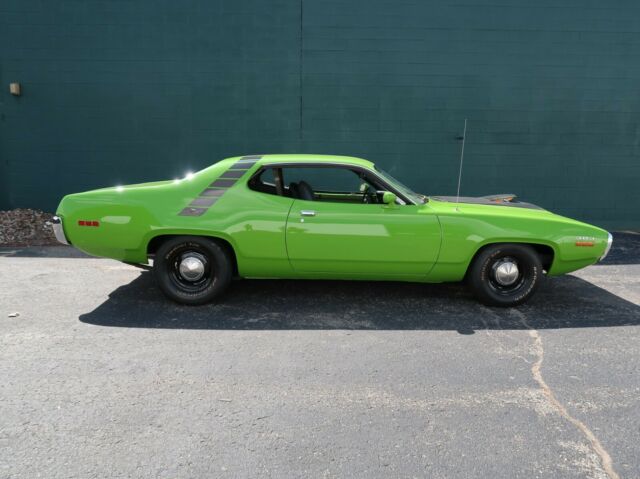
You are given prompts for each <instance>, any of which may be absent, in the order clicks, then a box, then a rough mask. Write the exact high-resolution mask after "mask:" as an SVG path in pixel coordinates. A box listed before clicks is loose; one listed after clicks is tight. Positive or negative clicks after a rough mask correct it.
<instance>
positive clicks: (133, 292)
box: [80, 272, 640, 334]
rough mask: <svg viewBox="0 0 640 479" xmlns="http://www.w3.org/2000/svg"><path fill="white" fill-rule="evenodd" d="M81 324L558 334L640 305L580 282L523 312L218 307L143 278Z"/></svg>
mask: <svg viewBox="0 0 640 479" xmlns="http://www.w3.org/2000/svg"><path fill="white" fill-rule="evenodd" d="M80 321H82V322H84V323H88V324H94V325H99V326H112V327H126V328H168V329H221V330H222V329H233V330H287V329H291V330H304V329H311V330H313V329H318V330H329V329H365V330H455V331H458V332H459V333H461V334H473V332H474V331H477V330H482V329H528V328H535V329H555V328H585V327H603V326H606V327H611V326H628V325H638V324H640V307H638V306H637V305H635V304H634V303H631V302H629V301H626V300H624V299H622V298H620V297H619V296H616V295H614V294H612V293H610V292H608V291H606V290H604V289H602V288H599V287H597V286H595V285H593V284H591V283H589V282H587V281H585V280H582V279H580V278H577V277H575V276H570V275H569V276H563V277H559V278H548V279H547V280H546V282H545V284H544V285H543V286H542V288H541V289H540V290H539V291H538V293H537V295H536V296H535V297H534V298H533V299H532V300H531V301H530V302H529V303H527V304H525V305H523V306H521V307H519V308H517V309H502V308H488V307H485V306H482V305H480V304H479V303H477V302H476V301H475V300H474V299H473V298H472V297H471V296H470V295H469V293H468V292H467V291H466V289H465V288H464V287H463V285H461V284H415V283H387V282H353V281H288V280H241V281H235V282H234V283H233V284H232V286H231V288H230V289H229V291H228V292H227V293H226V294H225V295H224V296H223V297H222V298H221V299H220V301H219V302H218V303H215V304H209V305H205V306H198V307H189V306H181V305H177V304H175V303H172V302H171V301H169V300H168V299H166V298H165V297H164V296H163V295H162V294H161V293H160V292H159V291H158V289H157V288H156V286H155V284H154V281H153V278H152V274H151V273H149V272H142V273H141V274H140V276H138V277H137V278H136V279H135V280H134V281H132V282H131V283H129V284H127V285H124V286H121V287H119V288H118V289H116V290H115V291H114V292H113V293H111V294H110V296H109V299H108V300H107V301H105V302H104V303H103V304H101V305H100V306H98V307H97V308H96V309H95V310H93V311H91V312H89V313H87V314H83V315H81V316H80Z"/></svg>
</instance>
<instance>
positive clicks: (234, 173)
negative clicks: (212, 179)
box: [220, 170, 246, 180]
mask: <svg viewBox="0 0 640 479" xmlns="http://www.w3.org/2000/svg"><path fill="white" fill-rule="evenodd" d="M245 173H246V171H243V170H228V171H225V172H224V173H222V174H221V175H220V178H223V179H227V178H235V179H236V180H237V179H238V178H240V177H241V176H242V175H244V174H245Z"/></svg>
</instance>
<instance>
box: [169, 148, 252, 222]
mask: <svg viewBox="0 0 640 479" xmlns="http://www.w3.org/2000/svg"><path fill="white" fill-rule="evenodd" d="M260 158H262V156H261V155H249V156H243V157H242V158H240V160H238V161H237V162H236V163H234V164H233V165H231V167H230V168H229V169H228V170H227V171H225V172H224V173H222V174H221V175H220V176H219V177H218V179H217V180H215V181H214V182H213V183H211V184H210V185H209V186H208V187H207V188H206V189H205V190H204V191H203V192H202V193H200V196H198V197H197V198H194V199H193V200H192V201H191V203H190V204H189V206H187V207H186V208H185V209H183V210H182V211H181V212H180V213H178V215H180V216H202V215H203V214H205V213H206V212H207V210H208V209H209V207H210V206H211V205H213V204H214V203H216V201H218V200H219V199H220V197H222V195H224V193H225V191H227V189H228V188H230V187H232V186H233V185H235V184H236V182H237V181H238V179H240V178H242V176H243V175H244V174H245V173H246V172H247V170H249V169H250V168H251V167H252V166H253V165H255V164H256V163H257V160H259V159H260Z"/></svg>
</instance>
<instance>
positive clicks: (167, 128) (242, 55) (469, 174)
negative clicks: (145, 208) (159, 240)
mask: <svg viewBox="0 0 640 479" xmlns="http://www.w3.org/2000/svg"><path fill="white" fill-rule="evenodd" d="M638 18H640V4H638V3H636V2H632V1H627V2H616V4H615V5H613V4H606V5H604V4H602V2H598V1H595V0H591V1H579V2H578V1H577V0H571V1H569V0H567V1H560V2H558V1H551V0H542V1H539V2H528V1H524V0H520V1H510V2H496V1H495V0H469V1H467V2H464V3H461V4H456V5H454V4H452V3H451V2H433V1H426V0H425V1H422V0H414V1H402V0H400V1H390V0H386V1H383V0H369V1H367V2H361V1H358V2H356V1H347V0H345V1H325V0H316V1H309V0H303V3H301V2H300V0H296V1H294V0H292V1H282V0H276V1H269V2H264V1H259V0H253V1H251V0H241V1H234V2H230V1H204V0H202V1H199V0H191V1H185V2H175V1H162V2H145V1H140V2H128V1H114V2H96V1H74V2H36V1H24V0H22V1H4V2H2V3H0V22H1V24H0V45H1V46H0V79H1V81H2V85H1V86H2V91H1V92H0V98H1V100H0V108H2V110H1V111H0V114H1V115H2V116H1V121H2V123H1V127H0V160H2V162H3V163H4V170H2V169H0V175H2V177H3V181H4V182H5V184H6V185H7V186H5V188H4V195H5V198H4V199H3V197H2V194H0V202H1V201H3V200H4V203H5V205H4V206H5V207H6V206H14V207H15V206H37V207H42V208H48V209H53V208H54V207H55V204H56V202H57V201H58V199H59V197H60V196H61V195H62V194H64V193H66V192H71V191H79V190H83V189H89V188H94V187H98V186H103V185H111V184H116V183H130V182H137V181H147V180H154V179H164V178H170V177H173V176H176V175H180V174H182V173H183V172H184V171H186V170H187V169H197V168H200V167H203V166H205V165H208V164H210V163H212V162H214V161H216V160H217V159H220V158H224V157H226V156H232V155H237V154H245V153H246V154H249V153H262V152H296V151H299V152H309V153H334V154H352V155H356V156H362V157H365V158H368V159H371V160H373V161H375V162H377V163H379V164H380V165H382V166H383V167H384V168H386V169H387V170H389V171H391V172H393V173H394V174H396V175H397V176H398V177H399V178H400V179H402V180H403V181H404V182H406V183H407V184H409V185H410V186H412V187H414V188H416V189H418V190H419V191H421V192H425V193H438V194H451V193H455V187H456V182H457V168H458V159H459V154H460V142H459V140H457V137H458V136H460V135H461V133H462V125H463V121H464V118H468V134H467V143H466V150H465V170H464V175H463V180H462V192H463V194H467V195H475V194H489V193H517V194H519V195H520V196H521V197H523V198H525V199H526V200H528V201H532V202H535V203H538V204H540V205H542V206H544V207H547V208H549V209H552V210H554V211H557V212H559V213H561V214H565V215H569V216H573V217H576V218H579V219H583V220H586V221H590V222H593V223H596V224H599V225H602V226H605V227H608V228H640V193H639V190H640V188H638V184H639V183H640V158H639V155H638V153H639V148H638V140H639V137H640V130H639V126H638V125H639V120H640V94H639V93H638V91H639V88H638V85H639V84H640V63H639V62H638V61H637V58H638V54H639V53H640V22H638V21H637V19H638ZM11 81H20V82H22V84H23V89H24V95H23V96H22V97H20V98H14V97H11V96H10V95H9V93H8V83H9V82H11Z"/></svg>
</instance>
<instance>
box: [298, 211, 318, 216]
mask: <svg viewBox="0 0 640 479" xmlns="http://www.w3.org/2000/svg"><path fill="white" fill-rule="evenodd" d="M300 214H301V215H302V216H315V215H316V212H315V211H313V210H302V211H300Z"/></svg>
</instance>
